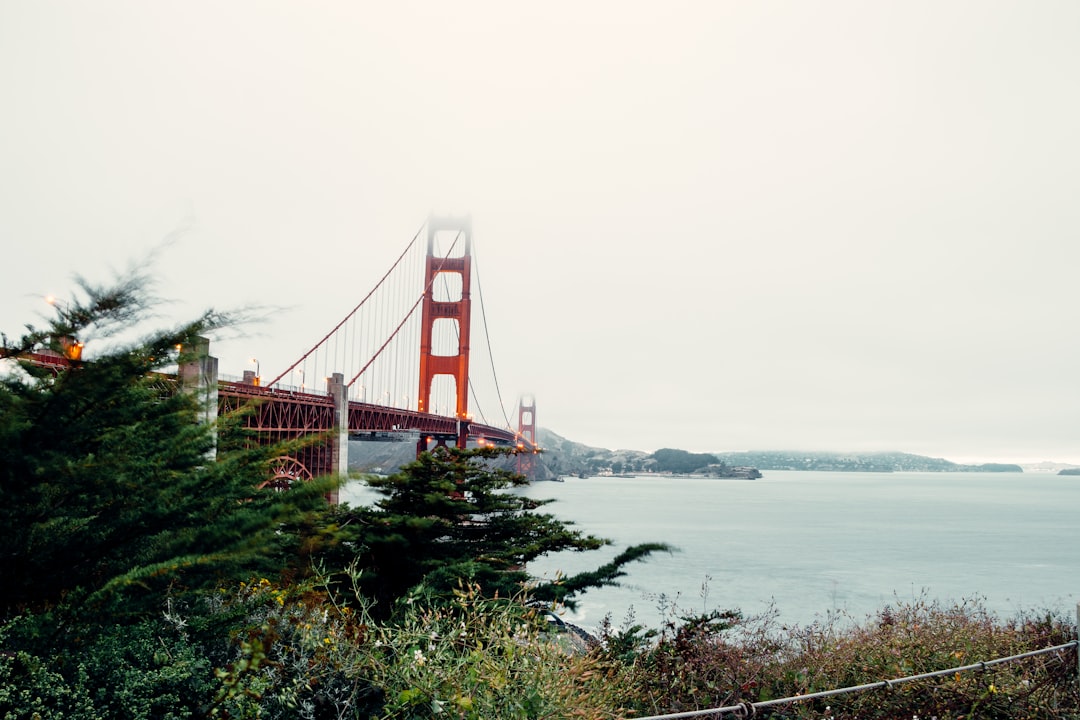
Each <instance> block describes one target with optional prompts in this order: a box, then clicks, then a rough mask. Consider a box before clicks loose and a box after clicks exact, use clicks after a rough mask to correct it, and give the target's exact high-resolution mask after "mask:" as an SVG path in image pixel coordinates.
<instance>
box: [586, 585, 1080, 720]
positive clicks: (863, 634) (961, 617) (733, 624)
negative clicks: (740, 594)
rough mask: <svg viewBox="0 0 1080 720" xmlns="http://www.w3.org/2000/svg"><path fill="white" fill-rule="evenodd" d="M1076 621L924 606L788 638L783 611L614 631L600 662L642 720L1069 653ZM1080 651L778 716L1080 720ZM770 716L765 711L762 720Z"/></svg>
mask: <svg viewBox="0 0 1080 720" xmlns="http://www.w3.org/2000/svg"><path fill="white" fill-rule="evenodd" d="M1075 638H1076V628H1075V625H1073V624H1072V622H1071V621H1070V620H1066V619H1064V618H1061V617H1056V616H1053V615H1049V614H1044V615H1042V616H1031V617H1020V618H1017V619H1014V620H1008V621H1003V620H1000V619H998V618H996V617H994V616H993V615H992V614H990V613H988V612H987V611H986V610H985V609H984V608H983V607H982V606H981V604H980V603H978V602H964V603H961V604H958V605H953V606H948V605H942V604H940V603H936V602H925V601H914V602H910V603H902V602H901V603H897V604H896V605H895V606H892V607H886V608H883V609H882V610H881V611H879V612H878V613H877V614H876V615H874V616H872V617H870V618H867V619H866V620H865V621H864V622H862V623H858V624H856V623H854V622H853V621H852V620H851V618H847V617H842V616H839V615H830V616H828V617H827V618H826V619H825V620H823V621H820V622H816V623H814V624H811V625H809V626H806V627H786V626H782V625H780V624H779V623H778V622H777V620H776V613H775V612H774V611H771V612H768V613H765V614H763V615H761V616H758V617H753V618H743V617H742V616H740V615H739V614H738V613H712V614H709V615H706V616H700V617H689V618H684V619H681V620H674V619H672V620H669V621H668V622H666V623H664V625H663V627H662V628H661V629H659V630H655V629H644V628H642V627H640V626H635V625H633V624H632V623H631V624H628V625H625V626H623V627H621V628H614V627H612V626H611V625H610V624H609V625H607V626H606V627H605V628H604V632H603V640H604V649H603V650H601V651H599V654H600V655H601V656H604V657H606V658H607V659H608V661H609V662H611V663H612V665H614V666H616V667H619V668H621V669H624V670H625V669H628V668H629V671H630V673H631V676H632V677H631V679H630V680H629V681H628V682H629V683H630V686H632V688H633V689H632V690H630V691H628V692H629V694H631V695H632V696H633V697H635V698H636V699H637V702H636V703H635V704H636V707H637V709H638V710H639V713H638V714H666V713H674V712H682V711H687V710H697V709H703V708H709V707H720V706H726V705H734V704H739V703H744V702H745V703H754V702H762V701H768V700H774V699H778V698H787V697H794V696H799V695H809V694H811V693H815V692H821V691H827V690H834V689H838V688H844V687H852V686H857V685H863V684H869V683H879V682H881V681H883V680H891V679H896V678H900V677H905V676H911V675H918V674H922V673H928V672H934V671H939V670H949V669H951V668H956V667H960V666H964V665H969V664H977V663H979V662H980V661H988V660H993V659H995V658H1002V657H1009V656H1012V655H1017V654H1020V653H1024V652H1029V651H1032V650H1038V649H1042V648H1046V647H1053V646H1056V645H1061V644H1064V643H1068V642H1070V641H1071V640H1073V639H1075ZM1076 677H1077V663H1076V650H1075V648H1069V649H1066V650H1064V651H1058V652H1056V653H1053V654H1047V655H1041V656H1038V657H1033V658H1027V659H1023V660H1018V661H1014V662H1009V663H1003V664H1000V665H994V666H992V667H990V668H987V669H986V670H982V671H977V672H964V673H954V674H950V675H947V676H945V677H940V678H936V679H927V680H921V681H914V682H911V683H904V684H900V685H896V686H894V687H893V688H891V689H888V690H885V689H873V690H868V691H863V692H858V693H852V694H845V695H840V696H833V697H829V698H823V699H818V700H813V701H806V702H798V703H791V704H787V705H781V706H778V707H773V708H770V709H769V713H770V715H769V716H770V717H777V718H806V719H809V718H815V719H817V718H835V719H837V720H839V719H841V718H863V719H866V718H877V719H880V720H911V719H912V718H915V717H918V718H934V717H936V718H939V720H946V719H952V720H960V719H962V718H1001V719H1003V720H1004V719H1005V718H1010V719H1017V718H1018V719H1022V720H1035V719H1036V718H1078V717H1080V693H1078V689H1077V681H1076ZM760 712H762V713H764V712H765V710H762V711H760Z"/></svg>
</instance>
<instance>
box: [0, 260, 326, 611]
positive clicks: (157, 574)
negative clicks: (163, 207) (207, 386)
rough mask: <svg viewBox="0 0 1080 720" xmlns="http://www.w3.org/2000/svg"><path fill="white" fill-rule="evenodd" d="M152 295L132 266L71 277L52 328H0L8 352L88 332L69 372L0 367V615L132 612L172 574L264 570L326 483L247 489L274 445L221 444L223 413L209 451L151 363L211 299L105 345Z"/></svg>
mask: <svg viewBox="0 0 1080 720" xmlns="http://www.w3.org/2000/svg"><path fill="white" fill-rule="evenodd" d="M152 307H153V303H152V301H151V298H150V296H149V293H148V291H147V289H146V283H145V281H144V280H142V279H140V278H134V279H131V280H128V281H126V282H122V283H120V284H118V285H116V286H114V287H105V288H100V287H94V286H91V285H89V284H87V283H82V294H81V296H80V297H77V298H75V299H73V300H72V301H70V302H68V303H65V304H62V305H58V306H57V308H56V317H55V319H54V320H53V321H52V322H51V324H50V326H49V327H47V328H45V329H43V330H38V329H35V328H33V327H29V326H28V332H27V333H26V334H25V335H23V336H22V337H21V338H20V339H19V340H17V341H10V340H9V339H8V338H7V337H6V336H5V337H4V338H3V347H2V356H3V357H6V358H11V359H13V360H16V361H17V360H19V359H21V358H22V357H23V356H24V355H25V354H26V353H27V352H29V351H32V350H37V349H41V348H44V349H51V350H59V349H61V347H62V346H61V342H62V338H65V337H80V338H86V337H89V336H96V337H97V342H96V343H95V345H96V346H97V347H98V348H99V349H98V351H97V352H96V353H95V354H94V357H93V360H92V361H91V362H82V363H76V364H75V365H74V366H73V367H71V368H70V369H68V370H63V371H60V372H54V371H53V370H49V369H43V368H40V367H35V366H33V365H30V364H22V366H21V369H16V368H15V367H11V366H9V367H8V368H7V370H8V372H6V373H5V374H3V376H2V377H0V547H2V548H3V552H2V553H0V612H3V613H11V612H16V611H19V610H30V611H49V612H51V611H52V610H53V609H54V608H56V607H57V606H58V605H63V606H64V608H66V611H67V612H68V614H71V613H75V612H76V611H85V612H87V613H90V614H91V615H92V616H94V617H98V616H100V615H99V614H100V613H102V612H107V613H122V612H129V611H134V612H136V613H138V612H141V611H142V609H143V608H145V607H151V608H152V607H155V606H156V605H157V604H158V602H159V600H160V598H161V597H162V593H163V591H164V590H165V589H166V588H168V587H169V586H174V587H175V586H181V587H188V588H198V587H212V586H214V585H216V584H217V583H218V580H219V578H221V577H227V576H232V577H237V576H240V577H243V576H246V575H248V574H250V573H252V572H270V571H275V570H276V569H277V568H276V567H272V566H273V565H274V564H275V563H276V561H275V560H273V559H272V558H273V555H274V552H273V549H274V548H275V547H277V546H279V545H280V543H281V538H280V535H279V533H278V529H279V526H280V524H281V523H282V522H284V521H286V520H295V519H296V518H298V517H300V516H301V515H302V513H304V512H305V511H309V510H311V509H313V508H316V507H319V506H321V505H323V504H325V503H324V501H323V499H322V496H323V494H324V493H325V492H326V491H327V490H328V489H329V488H330V487H331V485H329V484H327V482H325V481H323V482H320V483H315V484H309V485H305V486H297V487H296V488H294V489H293V490H291V491H289V492H284V493H274V492H262V491H258V490H257V489H256V487H257V485H258V484H259V483H260V482H261V481H262V480H264V479H265V477H266V472H267V464H266V463H267V461H268V459H269V457H270V456H271V455H272V454H273V453H275V452H279V450H278V449H274V448H263V449H260V448H252V449H244V448H243V447H242V445H238V444H237V443H232V445H233V449H232V450H231V451H229V450H227V449H224V448H229V447H230V441H231V438H230V433H229V432H228V427H227V426H225V425H222V427H221V443H220V445H221V447H222V448H223V451H222V452H220V453H219V454H218V458H217V461H216V462H208V461H207V453H208V452H209V451H211V450H212V448H213V447H214V443H215V438H214V434H213V432H212V428H211V427H209V426H207V425H206V424H203V423H200V422H198V419H197V418H198V413H199V410H200V405H199V399H198V397H197V396H196V395H195V394H192V393H186V392H177V391H176V390H175V389H174V388H173V387H172V386H171V385H170V384H169V383H168V382H167V381H166V380H164V379H163V378H162V377H161V376H160V375H159V374H158V371H159V370H161V369H163V368H165V367H167V366H169V365H172V364H175V363H177V362H182V361H184V360H186V359H187V357H186V356H184V355H182V354H181V353H180V351H178V348H181V347H191V346H193V345H194V343H195V340H196V338H197V337H198V336H199V335H200V334H202V333H205V332H208V331H210V330H213V329H215V328H218V327H220V326H221V325H222V324H224V323H226V322H228V320H229V318H227V317H226V316H224V315H221V314H218V313H214V312H208V313H206V314H205V315H203V316H202V317H200V318H198V319H196V320H195V321H193V322H190V323H187V324H184V325H181V326H179V327H177V328H173V329H168V330H162V331H156V332H152V333H150V334H148V335H145V336H144V337H142V339H140V340H137V341H134V342H120V341H115V340H114V341H113V343H112V345H111V346H109V342H110V336H112V335H113V334H114V333H118V332H119V333H128V334H130V333H131V332H132V331H133V330H136V329H137V328H138V326H139V323H140V322H141V321H143V320H145V319H146V318H147V316H148V314H149V312H150V308H152ZM59 624H63V623H58V625H59Z"/></svg>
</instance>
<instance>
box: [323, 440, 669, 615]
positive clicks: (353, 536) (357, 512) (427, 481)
mask: <svg viewBox="0 0 1080 720" xmlns="http://www.w3.org/2000/svg"><path fill="white" fill-rule="evenodd" d="M507 452H508V451H506V450H500V449H495V448H480V449H473V450H460V449H457V448H449V449H446V448H443V449H439V450H437V451H435V452H430V453H423V454H422V455H421V457H420V458H419V459H417V460H416V462H413V463H410V464H408V465H406V466H404V467H403V468H402V469H401V470H400V471H399V472H397V473H395V474H394V475H391V476H389V477H374V476H371V477H367V478H365V480H366V482H367V483H368V485H369V486H371V487H372V488H374V489H375V490H376V491H378V493H379V494H380V495H381V498H380V499H379V500H377V501H376V502H375V504H374V506H373V507H358V508H353V507H349V506H347V505H345V506H341V507H337V508H329V509H328V510H327V512H326V517H325V518H324V520H323V522H322V527H323V528H329V529H330V534H331V535H332V542H329V543H327V542H326V541H325V537H324V538H323V539H322V547H321V549H320V550H318V551H316V552H314V553H313V557H314V558H315V561H316V562H317V563H318V564H319V565H320V566H321V567H323V568H327V569H331V568H335V569H339V570H340V569H344V568H355V569H358V570H360V571H362V572H361V574H360V576H359V580H358V589H359V591H360V596H361V597H364V598H365V599H367V600H370V601H373V602H374V605H373V607H372V612H373V613H374V614H375V615H376V617H385V616H386V615H387V614H388V613H389V611H390V609H391V608H392V607H393V603H394V601H395V600H396V599H398V598H401V597H403V596H405V595H406V594H407V593H409V591H410V590H411V589H412V588H414V587H417V586H419V585H423V587H424V589H425V592H427V593H429V594H431V595H433V596H441V597H450V596H451V594H452V592H453V591H454V590H455V589H456V588H457V587H459V586H460V585H461V584H462V583H466V584H469V585H472V586H475V587H477V588H478V589H479V590H480V592H481V593H482V594H484V595H485V596H489V597H496V596H501V597H510V596H514V595H518V594H519V593H520V592H521V590H522V588H523V587H525V586H526V585H530V584H531V583H532V582H533V581H532V579H531V578H530V576H529V574H528V572H527V570H526V566H527V564H528V563H529V562H531V561H533V560H535V559H536V558H538V557H540V556H542V555H546V554H549V553H556V552H560V551H565V550H574V551H579V552H581V551H587V550H595V549H597V548H600V547H603V546H604V545H606V544H608V541H606V540H603V539H601V538H597V537H594V536H591V535H585V534H583V533H582V532H580V531H578V530H575V529H573V528H572V527H570V525H569V524H568V523H566V522H563V521H561V520H558V519H556V518H555V517H554V516H553V515H550V514H547V513H543V512H538V510H539V509H540V508H542V507H543V506H544V505H547V504H548V503H549V502H550V501H546V500H536V499H533V498H528V497H525V496H524V495H521V494H517V493H513V492H508V490H510V489H511V488H514V487H518V486H521V485H524V484H526V483H527V482H528V481H527V480H526V479H525V478H524V477H522V476H520V475H517V474H515V473H511V472H508V471H506V470H502V469H499V468H497V467H493V466H492V465H491V464H490V462H489V461H493V460H497V459H498V458H500V457H503V456H504V455H506V454H507ZM317 541H318V539H317ZM668 550H670V548H669V547H668V546H667V545H663V544H660V543H648V544H643V545H638V546H634V547H631V548H627V549H626V550H625V551H624V552H622V553H621V554H620V555H619V556H618V557H616V558H615V559H614V560H612V561H611V562H610V563H607V564H605V565H602V566H601V567H599V568H597V569H596V570H593V571H589V572H583V573H580V574H578V575H574V576H572V577H569V578H563V579H560V580H559V581H557V582H545V583H542V584H539V585H535V584H533V585H532V586H531V595H532V597H533V598H534V599H536V600H541V601H549V602H555V601H558V602H561V603H563V604H567V605H570V604H571V603H572V602H573V597H574V596H575V595H577V594H580V593H582V592H584V591H586V590H588V589H590V588H598V587H603V586H605V585H612V584H614V583H616V582H617V581H618V578H620V577H622V576H624V575H625V573H626V569H625V568H626V566H627V565H628V564H630V563H632V562H634V561H637V560H641V559H644V558H646V557H648V556H649V555H650V554H651V553H653V552H656V551H668Z"/></svg>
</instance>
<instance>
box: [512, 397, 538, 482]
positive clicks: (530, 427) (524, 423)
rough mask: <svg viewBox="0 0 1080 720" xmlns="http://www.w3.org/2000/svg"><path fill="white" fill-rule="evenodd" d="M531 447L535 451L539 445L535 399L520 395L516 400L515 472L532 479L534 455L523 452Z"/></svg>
mask: <svg viewBox="0 0 1080 720" xmlns="http://www.w3.org/2000/svg"><path fill="white" fill-rule="evenodd" d="M526 445H528V446H531V447H532V448H533V450H535V449H536V448H537V447H539V445H538V444H537V442H536V397H535V396H533V395H522V396H521V397H520V398H519V399H518V455H517V471H518V473H519V474H521V475H526V476H528V477H532V475H533V471H534V470H535V467H534V460H535V458H536V455H535V454H534V453H529V452H524V450H525V446H526Z"/></svg>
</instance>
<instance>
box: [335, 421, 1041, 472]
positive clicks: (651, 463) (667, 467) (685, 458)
mask: <svg viewBox="0 0 1080 720" xmlns="http://www.w3.org/2000/svg"><path fill="white" fill-rule="evenodd" d="M537 440H539V442H540V447H541V448H543V450H544V452H543V453H541V454H540V455H539V456H538V458H537V464H536V473H535V478H534V479H537V480H555V479H556V478H559V477H564V476H568V475H601V474H614V475H622V474H634V473H648V472H672V473H690V472H701V473H704V474H710V475H717V476H720V477H723V476H728V477H731V476H732V474H731V473H729V470H731V469H733V468H737V467H750V468H757V469H758V470H762V471H768V470H825V471H831V472H1023V468H1021V467H1020V466H1019V465H1011V464H1000V463H990V464H985V465H961V464H958V463H954V462H950V461H948V460H944V459H941V458H931V457H925V456H922V455H911V454H909V453H827V452H801V451H760V452H738V453H736V452H717V453H690V452H687V451H685V450H673V449H670V448H665V449H663V450H658V451H656V452H655V453H647V452H643V451H641V450H608V449H606V448H597V447H590V446H588V445H585V444H582V443H579V442H574V441H573V440H568V439H566V438H564V437H562V436H561V435H558V434H556V433H554V432H552V431H551V430H548V429H546V428H538V430H537ZM415 454H416V445H415V444H414V442H356V441H354V442H351V443H349V466H350V468H351V469H353V470H360V471H363V472H384V473H392V472H394V471H395V470H396V469H397V468H398V466H400V465H402V464H404V463H407V462H411V461H412V460H413V459H415ZM509 466H510V465H509V463H508V464H507V467H509Z"/></svg>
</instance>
